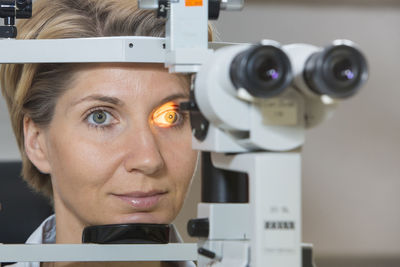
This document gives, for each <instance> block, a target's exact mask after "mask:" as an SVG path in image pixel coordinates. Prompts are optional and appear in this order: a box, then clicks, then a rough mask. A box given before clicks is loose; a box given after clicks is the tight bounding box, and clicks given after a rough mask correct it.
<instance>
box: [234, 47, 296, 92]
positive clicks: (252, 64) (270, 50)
mask: <svg viewBox="0 0 400 267" xmlns="http://www.w3.org/2000/svg"><path fill="white" fill-rule="evenodd" d="M230 76H231V80H232V82H233V84H234V85H235V87H236V88H237V89H239V88H244V89H246V90H247V91H248V92H249V93H250V94H251V95H252V96H254V97H261V98H269V97H274V96H277V95H279V94H281V93H282V92H283V91H284V90H285V89H286V88H287V87H288V86H289V85H290V83H291V82H292V80H293V74H292V67H291V64H290V60H289V57H288V56H287V55H286V53H285V52H284V51H283V50H282V49H280V48H279V47H278V46H275V45H262V44H261V45H257V46H253V47H251V48H250V49H247V50H245V51H244V52H241V53H240V54H238V55H237V56H236V57H235V58H234V59H233V61H232V64H231V67H230Z"/></svg>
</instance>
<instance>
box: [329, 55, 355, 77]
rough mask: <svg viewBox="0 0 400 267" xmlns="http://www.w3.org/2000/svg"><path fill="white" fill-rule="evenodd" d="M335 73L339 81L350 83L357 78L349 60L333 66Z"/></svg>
mask: <svg viewBox="0 0 400 267" xmlns="http://www.w3.org/2000/svg"><path fill="white" fill-rule="evenodd" d="M333 73H334V76H335V77H336V79H338V80H339V81H343V82H345V81H350V80H353V79H354V77H355V74H354V71H353V66H352V64H351V62H350V60H348V59H343V60H341V61H339V62H337V63H335V64H333Z"/></svg>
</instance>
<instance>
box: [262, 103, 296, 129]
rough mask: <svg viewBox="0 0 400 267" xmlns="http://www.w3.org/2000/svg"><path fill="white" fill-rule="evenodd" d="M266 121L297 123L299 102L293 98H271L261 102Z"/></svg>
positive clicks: (282, 123) (267, 122) (278, 123)
mask: <svg viewBox="0 0 400 267" xmlns="http://www.w3.org/2000/svg"><path fill="white" fill-rule="evenodd" d="M261 111H262V114H263V117H264V121H263V122H264V123H265V124H268V125H284V126H293V125H296V124H297V103H296V101H294V100H293V99H285V98H271V99H265V100H264V101H262V103H261Z"/></svg>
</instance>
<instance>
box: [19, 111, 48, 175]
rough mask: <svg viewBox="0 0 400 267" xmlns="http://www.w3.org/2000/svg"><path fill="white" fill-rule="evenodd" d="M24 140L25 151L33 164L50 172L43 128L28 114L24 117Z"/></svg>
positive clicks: (41, 169) (45, 171)
mask: <svg viewBox="0 0 400 267" xmlns="http://www.w3.org/2000/svg"><path fill="white" fill-rule="evenodd" d="M24 142H25V143H24V145H25V153H26V155H27V156H28V158H29V160H30V161H31V162H32V163H33V165H35V166H36V168H37V169H38V170H39V171H40V172H42V173H46V174H48V173H50V170H51V168H50V163H49V161H48V153H47V146H46V139H45V133H44V130H43V129H41V128H39V127H38V126H37V125H36V124H35V123H34V122H33V121H32V119H31V118H29V117H28V116H25V117H24Z"/></svg>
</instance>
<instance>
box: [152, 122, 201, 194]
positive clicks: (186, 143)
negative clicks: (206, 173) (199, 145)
mask: <svg viewBox="0 0 400 267" xmlns="http://www.w3.org/2000/svg"><path fill="white" fill-rule="evenodd" d="M167 131H169V132H168V133H165V134H164V135H162V138H161V141H160V148H161V153H162V154H163V158H164V161H165V163H166V166H167V170H168V172H169V174H170V175H169V177H170V179H171V180H172V182H173V183H174V184H175V187H176V190H177V193H178V195H179V196H178V198H179V197H184V195H185V193H186V190H187V187H188V185H189V183H190V181H191V178H192V176H193V172H194V170H195V167H196V163H197V154H198V153H197V152H196V151H194V150H193V149H192V136H191V131H190V127H185V128H184V129H182V130H179V132H173V131H174V130H167ZM182 195H183V196H182Z"/></svg>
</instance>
